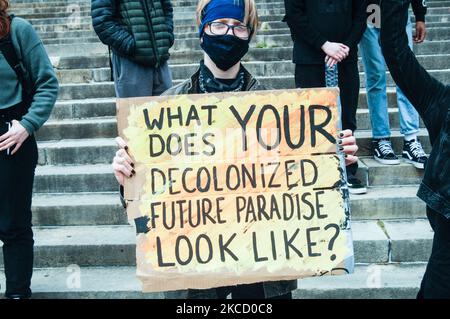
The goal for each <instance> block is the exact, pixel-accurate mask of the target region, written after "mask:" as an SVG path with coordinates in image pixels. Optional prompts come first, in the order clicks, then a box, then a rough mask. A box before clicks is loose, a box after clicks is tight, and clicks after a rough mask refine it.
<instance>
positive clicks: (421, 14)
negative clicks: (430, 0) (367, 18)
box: [368, 0, 427, 22]
mask: <svg viewBox="0 0 450 319" xmlns="http://www.w3.org/2000/svg"><path fill="white" fill-rule="evenodd" d="M381 1H382V0H369V1H368V5H371V4H376V5H380V4H381ZM411 5H412V8H413V11H414V15H415V17H416V21H422V22H425V15H426V14H427V6H426V1H425V0H411Z"/></svg>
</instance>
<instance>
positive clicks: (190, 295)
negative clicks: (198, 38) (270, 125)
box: [162, 68, 297, 299]
mask: <svg viewBox="0 0 450 319" xmlns="http://www.w3.org/2000/svg"><path fill="white" fill-rule="evenodd" d="M199 73H200V70H197V72H195V73H194V75H192V76H191V77H190V78H189V79H187V80H186V81H184V82H182V83H180V84H178V85H176V86H174V87H172V88H170V89H169V90H167V91H166V92H164V93H163V94H162V95H181V94H198V93H200V90H199V86H198V78H199ZM244 76H245V83H246V87H245V89H244V91H261V90H266V88H265V87H264V86H262V85H261V84H260V83H259V82H258V81H257V80H256V79H255V78H254V77H253V76H252V75H251V74H250V73H249V72H248V71H247V70H246V69H245V68H244ZM263 285H264V294H265V297H266V298H273V297H278V296H281V295H285V294H287V293H289V292H291V291H292V290H295V289H297V281H296V280H288V281H268V282H264V283H263ZM164 295H165V297H166V298H168V299H216V298H217V289H216V288H212V289H204V290H203V289H202V290H197V289H189V290H179V291H171V292H165V293H164Z"/></svg>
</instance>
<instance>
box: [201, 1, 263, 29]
mask: <svg viewBox="0 0 450 319" xmlns="http://www.w3.org/2000/svg"><path fill="white" fill-rule="evenodd" d="M210 2H211V0H199V2H198V5H197V11H196V14H197V26H200V24H201V23H202V12H203V9H205V7H206V6H207V5H208V4H209V3H210ZM244 3H245V15H244V23H245V24H246V25H249V26H250V27H251V28H252V34H251V35H252V36H253V35H255V33H256V30H257V29H258V27H259V18H258V11H257V10H256V2H255V0H244Z"/></svg>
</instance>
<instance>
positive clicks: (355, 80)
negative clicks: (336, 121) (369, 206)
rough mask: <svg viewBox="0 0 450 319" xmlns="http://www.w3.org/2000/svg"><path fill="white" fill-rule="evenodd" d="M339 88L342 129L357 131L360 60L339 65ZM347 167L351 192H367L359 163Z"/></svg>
mask: <svg viewBox="0 0 450 319" xmlns="http://www.w3.org/2000/svg"><path fill="white" fill-rule="evenodd" d="M338 72H339V89H340V91H341V94H340V96H341V105H342V108H341V120H342V129H344V130H351V131H352V132H355V131H356V126H357V125H356V110H357V108H358V101H359V71H358V62H357V61H356V60H355V61H352V62H350V61H349V62H346V63H340V64H339V65H338ZM346 168H347V182H348V189H349V192H350V193H351V194H365V193H367V187H366V186H365V185H364V184H363V183H362V182H361V181H360V180H359V179H358V178H356V176H355V175H356V172H357V170H358V163H355V164H352V165H349V166H347V167H346Z"/></svg>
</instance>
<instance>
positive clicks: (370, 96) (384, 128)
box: [359, 25, 391, 139]
mask: <svg viewBox="0 0 450 319" xmlns="http://www.w3.org/2000/svg"><path fill="white" fill-rule="evenodd" d="M379 39H380V29H377V28H375V27H373V26H370V25H369V26H367V29H366V31H365V32H364V35H363V37H362V38H361V42H360V44H359V48H360V52H361V57H362V61H363V65H364V71H365V74H366V91H367V95H366V98H367V105H368V107H369V114H370V122H371V125H372V137H373V138H375V139H381V138H390V136H391V130H390V126H389V113H388V101H387V93H386V65H385V62H384V58H383V54H382V52H381V47H380V44H379Z"/></svg>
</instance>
